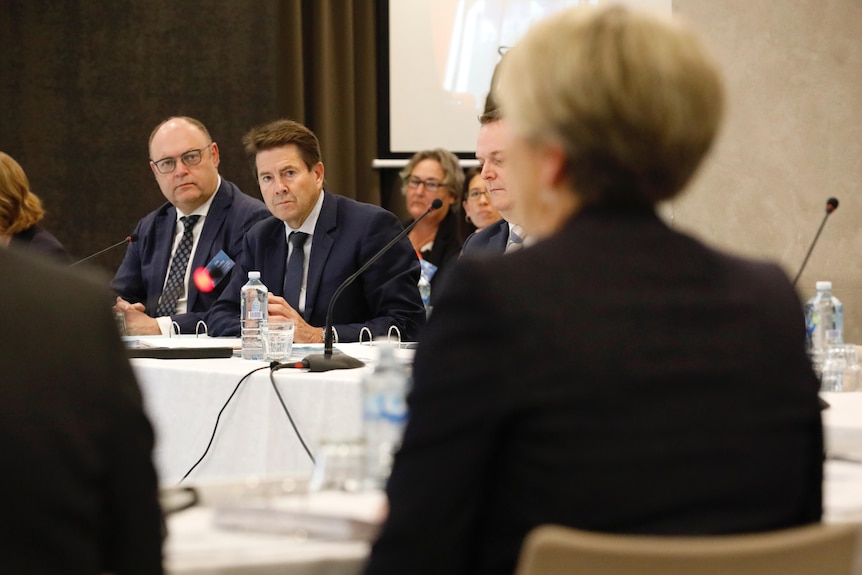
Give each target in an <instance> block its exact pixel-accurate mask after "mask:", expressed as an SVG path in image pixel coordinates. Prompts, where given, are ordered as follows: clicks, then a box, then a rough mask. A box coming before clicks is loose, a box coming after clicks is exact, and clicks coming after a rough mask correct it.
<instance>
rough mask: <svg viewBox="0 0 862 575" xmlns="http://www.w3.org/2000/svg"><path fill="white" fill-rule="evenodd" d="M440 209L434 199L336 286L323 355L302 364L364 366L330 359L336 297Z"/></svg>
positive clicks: (315, 367)
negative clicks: (426, 218)
mask: <svg viewBox="0 0 862 575" xmlns="http://www.w3.org/2000/svg"><path fill="white" fill-rule="evenodd" d="M441 207H443V202H442V201H441V200H440V198H435V199H434V201H433V202H431V206H430V207H429V208H428V209H427V210H425V213H423V214H422V215H421V216H419V217H418V218H416V219H415V220H413V222H412V223H411V224H410V225H409V226H407V227H406V228H404V229H403V230H401V232H400V233H399V234H398V235H397V236H395V237H394V238H392V240H391V241H390V242H389V243H388V244H386V245H385V246H383V247H382V248H380V250H379V251H378V252H377V253H376V254H374V255H373V256H371V259H369V260H368V261H367V262H365V263H364V264H363V265H362V267H360V268H359V269H358V270H356V271H355V272H354V273H353V274H351V275H350V277H348V278H347V279H346V280H344V281H343V282H342V283H341V285H340V286H338V289H336V290H335V293H333V294H332V299H330V300H329V307H328V308H327V310H326V327H325V328H324V330H323V353H322V354H312V355H309V356H307V357H306V358H305V359H304V360H303V362H304V363H308V365H309V369H311V371H329V370H331V369H352V368H355V367H362V366H363V365H365V364H364V363H362V362H361V361H359V360H358V359H356V358H353V357H350V356H348V355H343V354H341V355H338V356H336V357H332V344H333V342H332V339H333V335H332V313H333V310H334V309H335V302H336V301H338V296H340V295H341V293H342V292H343V291H344V290H345V289H347V287H348V286H350V284H352V283H353V282H354V281H356V278H358V277H359V276H360V275H362V273H363V272H365V270H367V269H368V268H369V267H371V265H372V264H373V263H374V262H376V261H377V260H378V259H380V257H381V256H383V254H385V253H386V252H388V251H389V250H390V249H391V248H392V246H394V245H395V244H397V243H398V242H400V241H401V240H402V239H404V237H405V236H406V235H407V234H409V233H410V230H412V229H413V228H414V227H416V224H418V223H419V222H421V221H422V220H423V219H424V218H425V217H426V216H427V215H428V214H430V213H431V212H433V211H434V210H439V209H440V208H441Z"/></svg>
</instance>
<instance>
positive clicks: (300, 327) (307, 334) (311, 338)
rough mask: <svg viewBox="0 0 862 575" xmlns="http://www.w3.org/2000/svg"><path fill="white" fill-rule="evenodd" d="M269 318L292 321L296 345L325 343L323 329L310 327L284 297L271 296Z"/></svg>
mask: <svg viewBox="0 0 862 575" xmlns="http://www.w3.org/2000/svg"><path fill="white" fill-rule="evenodd" d="M268 313H269V317H279V318H284V319H286V320H290V321H292V322H293V325H294V332H293V341H294V342H296V343H323V328H322V327H314V326H311V325H308V324H307V323H306V322H305V320H304V319H302V316H301V315H299V312H297V311H296V310H295V309H293V308H292V307H290V305H288V303H287V302H286V301H284V298H283V297H279V296H277V295H272V294H271V293H270V294H269V310H268Z"/></svg>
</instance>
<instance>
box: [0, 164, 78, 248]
mask: <svg viewBox="0 0 862 575" xmlns="http://www.w3.org/2000/svg"><path fill="white" fill-rule="evenodd" d="M43 217H45V210H44V209H43V208H42V202H41V200H39V197H38V196H36V194H34V193H33V192H31V191H30V182H29V180H28V179H27V174H25V173H24V170H23V168H21V165H20V164H19V163H18V162H16V161H15V160H14V159H13V158H12V157H11V156H9V154H5V153H3V152H0V246H8V247H11V248H13V249H25V250H31V251H35V252H39V253H42V254H47V255H49V256H51V257H53V258H55V259H58V260H61V261H64V262H67V261H69V259H70V258H69V252H67V251H66V248H64V247H63V244H61V243H60V241H59V240H58V239H57V238H55V237H54V236H53V235H52V234H51V232H49V231H48V230H46V229H44V228H43V227H42V226H40V225H39V222H40V221H42V218H43Z"/></svg>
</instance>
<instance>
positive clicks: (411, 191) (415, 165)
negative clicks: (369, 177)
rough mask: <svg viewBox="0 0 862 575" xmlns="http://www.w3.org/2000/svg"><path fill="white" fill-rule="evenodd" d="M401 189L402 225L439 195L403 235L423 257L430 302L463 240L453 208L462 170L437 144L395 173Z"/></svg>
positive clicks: (414, 218)
mask: <svg viewBox="0 0 862 575" xmlns="http://www.w3.org/2000/svg"><path fill="white" fill-rule="evenodd" d="M399 176H400V177H401V193H402V194H404V201H405V203H406V204H407V212H408V213H409V214H410V216H411V219H410V220H409V221H407V222H405V223H404V225H405V227H406V226H408V225H410V224H411V223H413V222H414V221H415V220H416V219H417V218H419V217H420V216H421V215H422V214H424V213H425V212H426V211H427V210H428V208H430V207H431V203H432V202H433V201H434V200H436V199H440V201H441V202H442V203H443V206H442V207H441V208H439V209H437V210H434V211H433V212H431V213H430V214H428V215H427V216H426V217H425V218H424V219H423V220H422V221H421V222H419V223H418V224H416V227H415V228H413V229H412V230H411V231H410V233H409V234H408V235H407V237H408V238H409V239H410V244H411V245H412V246H413V249H414V250H415V251H416V255H417V256H418V257H419V259H421V260H423V261H424V263H423V264H422V276H423V278H424V280H425V281H427V282H428V283H429V288H430V293H431V296H430V299H431V301H430V302H426V303H427V304H432V303H433V301H434V297H435V296H434V293H435V291H436V289H435V288H436V287H437V286H438V285H442V279H441V278H443V277H444V276H445V273H446V269H447V268H448V267H449V265H450V264H452V263H455V262H456V261H457V260H458V255H459V254H460V253H461V244H462V243H463V242H462V240H461V238H460V236H459V233H458V221H457V217H456V215H455V209H456V207H457V205H458V193H459V191H460V190H461V187H462V186H463V185H464V170H463V169H462V168H461V165H460V164H459V162H458V157H457V156H455V154H453V153H452V152H449V151H447V150H444V149H442V148H437V149H434V150H423V151H421V152H416V153H415V154H413V157H412V158H410V160H409V161H408V162H407V165H406V166H404V169H402V170H401V172H400V173H399Z"/></svg>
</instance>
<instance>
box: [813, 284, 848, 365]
mask: <svg viewBox="0 0 862 575" xmlns="http://www.w3.org/2000/svg"><path fill="white" fill-rule="evenodd" d="M816 288H817V293H816V294H814V297H812V298H811V299H810V300H808V302H807V303H806V304H805V332H806V344H807V347H808V355H809V357H810V358H811V363H812V364H813V366H814V370H815V371H816V372H817V373H818V374H819V373H820V371H821V369H822V367H823V361H824V360H825V358H826V351H827V349H829V346H831V345H841V344H843V343H844V306H843V305H842V304H841V302H840V301H839V300H838V298H837V297H835V296H834V295H832V282H825V281H819V282H817V284H816Z"/></svg>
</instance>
